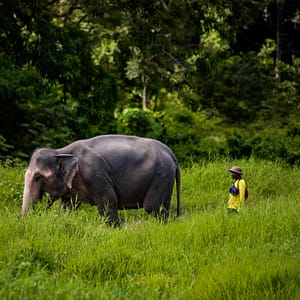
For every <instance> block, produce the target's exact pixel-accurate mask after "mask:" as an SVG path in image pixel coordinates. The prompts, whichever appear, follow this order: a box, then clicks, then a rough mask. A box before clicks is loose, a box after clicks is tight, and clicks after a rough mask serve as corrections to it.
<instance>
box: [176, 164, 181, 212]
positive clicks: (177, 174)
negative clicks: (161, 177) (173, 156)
mask: <svg viewBox="0 0 300 300" xmlns="http://www.w3.org/2000/svg"><path fill="white" fill-rule="evenodd" d="M175 179H176V195H177V217H179V215H180V169H179V166H177V169H176V174H175Z"/></svg>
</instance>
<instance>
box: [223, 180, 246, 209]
mask: <svg viewBox="0 0 300 300" xmlns="http://www.w3.org/2000/svg"><path fill="white" fill-rule="evenodd" d="M234 185H235V187H236V188H238V189H239V193H238V195H236V196H234V195H232V194H230V193H229V200H228V203H227V208H234V209H236V210H237V211H239V209H240V208H241V204H242V202H243V201H244V200H245V190H246V182H245V180H244V179H238V180H237V181H236V182H235V183H234Z"/></svg>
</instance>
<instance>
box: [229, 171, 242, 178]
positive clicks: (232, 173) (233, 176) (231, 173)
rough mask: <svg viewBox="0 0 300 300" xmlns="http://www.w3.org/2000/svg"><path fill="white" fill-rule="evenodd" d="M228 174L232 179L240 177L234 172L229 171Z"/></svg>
mask: <svg viewBox="0 0 300 300" xmlns="http://www.w3.org/2000/svg"><path fill="white" fill-rule="evenodd" d="M230 175H231V178H232V179H239V178H240V177H241V175H240V174H238V173H234V172H230Z"/></svg>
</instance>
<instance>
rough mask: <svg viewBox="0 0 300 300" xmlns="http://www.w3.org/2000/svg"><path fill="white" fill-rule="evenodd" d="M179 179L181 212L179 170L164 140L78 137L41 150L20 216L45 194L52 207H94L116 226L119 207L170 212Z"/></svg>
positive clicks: (27, 178) (32, 163)
mask: <svg viewBox="0 0 300 300" xmlns="http://www.w3.org/2000/svg"><path fill="white" fill-rule="evenodd" d="M175 180H176V192H177V215H179V211H180V170H179V166H178V162H177V159H176V157H175V155H174V154H173V152H172V151H171V150H170V148H168V147H167V146H166V145H165V144H163V143H161V142H159V141H157V140H154V139H148V138H141V137H136V136H126V135H103V136H97V137H94V138H91V139H86V140H79V141H76V142H73V143H71V144H70V145H68V146H65V147H63V148H60V149H51V148H40V149H36V150H35V151H34V153H33V154H32V157H31V160H30V163H29V166H28V169H27V170H26V173H25V185H24V195H23V205H22V215H23V216H25V215H26V214H27V211H28V209H29V207H30V206H31V205H34V204H35V203H36V202H38V201H39V200H40V199H41V198H42V195H43V193H48V194H49V195H50V200H49V206H50V205H51V204H52V203H53V202H54V201H55V200H57V199H61V205H62V206H63V207H70V206H72V205H71V204H72V201H73V200H74V201H75V200H76V206H77V205H80V204H81V203H88V204H91V205H95V206H97V208H98V211H99V213H100V214H101V215H104V216H106V220H107V222H108V223H109V224H111V225H115V226H118V225H119V217H118V210H121V209H138V208H142V207H143V208H144V209H145V211H146V212H148V213H153V214H154V215H156V216H168V215H169V208H170V201H171V195H172V191H173V185H174V181H175Z"/></svg>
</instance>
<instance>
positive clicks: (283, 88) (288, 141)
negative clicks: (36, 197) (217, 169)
mask: <svg viewBox="0 0 300 300" xmlns="http://www.w3.org/2000/svg"><path fill="white" fill-rule="evenodd" d="M0 17H1V25H0V157H1V158H2V159H4V158H5V159H6V158H20V159H22V160H27V159H28V158H29V156H30V154H31V152H32V151H33V149H34V148H36V147H39V146H51V147H60V146H63V145H65V144H67V143H69V142H72V141H74V140H77V139H82V138H87V137H91V136H94V135H98V134H107V133H124V134H136V135H140V136H146V137H152V138H156V139H159V140H161V141H163V142H165V143H166V144H168V145H169V146H170V147H171V148H172V149H173V150H174V152H175V153H176V155H177V157H178V159H179V161H180V162H182V163H183V162H188V161H189V160H192V161H197V160H198V159H199V160H200V159H203V158H204V159H206V158H210V157H212V156H219V155H229V156H231V157H233V158H237V159H240V158H249V157H251V156H255V157H257V158H259V159H260V158H261V159H269V160H282V161H284V162H286V163H288V164H290V165H294V164H297V163H299V161H300V147H299V144H300V1H298V0H257V1H255V0H251V1H250V0H239V1H237V0H226V1H220V0H212V1H203V0H173V1H172V0H154V1H149V0H134V1H133V0H106V1H103V0H98V1H91V0H39V1H37V0H28V1H19V0H9V1H0Z"/></svg>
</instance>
